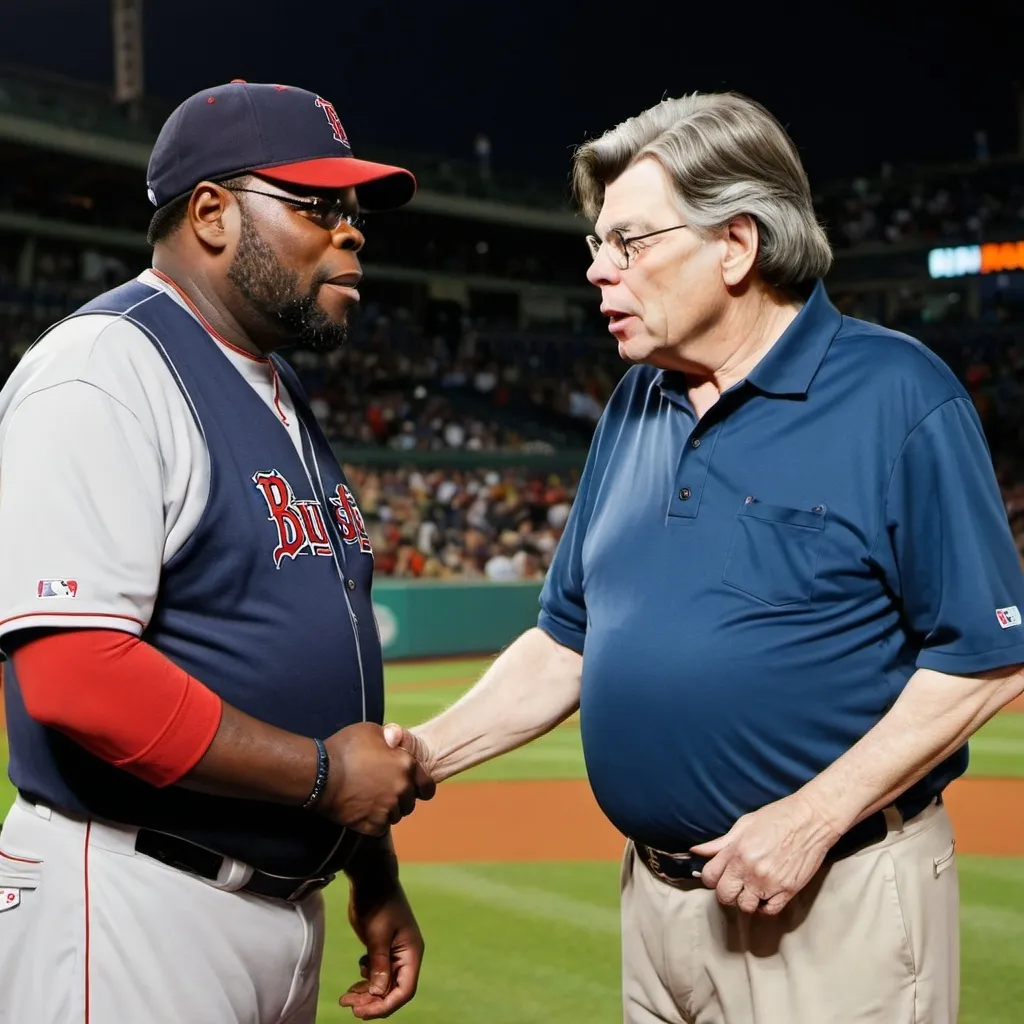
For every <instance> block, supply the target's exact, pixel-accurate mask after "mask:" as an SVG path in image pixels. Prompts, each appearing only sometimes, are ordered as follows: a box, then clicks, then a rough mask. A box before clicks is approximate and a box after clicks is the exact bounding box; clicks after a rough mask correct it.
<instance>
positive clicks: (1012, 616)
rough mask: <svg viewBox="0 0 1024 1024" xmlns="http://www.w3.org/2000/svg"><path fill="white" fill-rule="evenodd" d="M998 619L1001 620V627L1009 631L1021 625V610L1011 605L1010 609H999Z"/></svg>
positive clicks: (997, 610)
mask: <svg viewBox="0 0 1024 1024" xmlns="http://www.w3.org/2000/svg"><path fill="white" fill-rule="evenodd" d="M996 618H997V619H998V620H999V625H1000V626H1002V628H1003V629H1009V628H1010V627H1011V626H1019V625H1020V609H1018V607H1017V606H1016V605H1015V604H1011V605H1010V607H1009V608H997V609H996Z"/></svg>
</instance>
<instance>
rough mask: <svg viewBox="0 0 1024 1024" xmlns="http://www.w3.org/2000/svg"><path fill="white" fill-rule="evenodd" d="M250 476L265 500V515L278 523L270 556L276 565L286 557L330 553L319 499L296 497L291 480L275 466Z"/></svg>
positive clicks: (329, 544)
mask: <svg viewBox="0 0 1024 1024" xmlns="http://www.w3.org/2000/svg"><path fill="white" fill-rule="evenodd" d="M252 480H253V483H254V484H255V485H256V488H257V490H258V491H259V492H260V494H262V495H263V500H264V501H266V503H267V511H268V512H269V513H270V515H269V516H268V517H267V518H268V519H269V520H270V521H271V522H273V523H274V525H275V526H276V527H277V545H276V546H275V547H274V555H273V557H274V565H275V566H277V568H278V569H280V568H281V563H282V562H283V561H284V560H285V559H286V558H291V559H295V558H298V556H299V555H326V556H330V555H332V554H333V549H332V548H331V541H330V538H329V537H328V536H327V525H326V524H325V523H324V517H323V512H322V511H321V509H320V502H318V501H315V500H312V499H308V498H307V499H302V500H297V499H296V497H295V492H294V491H293V490H292V486H291V484H290V483H288V481H287V480H286V479H285V478H284V477H283V476H282V475H281V474H280V473H279V472H278V471H277V470H276V469H273V470H270V471H269V472H264V473H254V474H253V477H252Z"/></svg>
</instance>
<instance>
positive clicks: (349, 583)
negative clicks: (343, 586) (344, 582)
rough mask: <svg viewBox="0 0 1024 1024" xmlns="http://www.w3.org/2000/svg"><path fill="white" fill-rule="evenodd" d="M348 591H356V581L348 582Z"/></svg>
mask: <svg viewBox="0 0 1024 1024" xmlns="http://www.w3.org/2000/svg"><path fill="white" fill-rule="evenodd" d="M348 589H349V590H355V589H356V581H355V580H349V581H348Z"/></svg>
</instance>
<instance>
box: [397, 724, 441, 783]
mask: <svg viewBox="0 0 1024 1024" xmlns="http://www.w3.org/2000/svg"><path fill="white" fill-rule="evenodd" d="M384 740H385V742H386V743H387V745H388V746H389V747H393V748H394V749H395V750H404V751H405V752H406V753H407V754H411V755H412V756H413V757H414V758H415V759H416V761H417V762H418V763H419V764H420V765H421V766H422V768H423V772H424V774H425V775H427V777H428V778H430V779H436V772H437V763H436V760H435V758H434V756H433V755H432V754H431V752H430V750H428V749H427V745H426V743H424V742H423V740H422V738H421V737H419V736H417V735H416V733H414V732H413V731H412V729H405V728H403V727H402V726H400V725H395V724H394V723H388V724H387V725H385V726H384Z"/></svg>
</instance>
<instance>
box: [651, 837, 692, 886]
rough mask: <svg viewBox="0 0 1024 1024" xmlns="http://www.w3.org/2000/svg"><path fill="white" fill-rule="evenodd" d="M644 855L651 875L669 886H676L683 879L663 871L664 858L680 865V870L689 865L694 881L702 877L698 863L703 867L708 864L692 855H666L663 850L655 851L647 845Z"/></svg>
mask: <svg viewBox="0 0 1024 1024" xmlns="http://www.w3.org/2000/svg"><path fill="white" fill-rule="evenodd" d="M644 855H645V856H644V860H645V861H646V862H647V866H648V868H650V870H651V873H652V874H653V875H655V876H656V877H657V878H660V879H661V880H662V881H663V882H667V883H668V884H669V885H674V884H675V883H677V882H680V881H682V878H681V877H679V876H673V875H669V874H667V873H666V872H665V871H663V870H662V869H661V866H660V863H661V862H660V858H664V859H665V860H668V861H671V862H673V863H675V864H678V865H679V866H680V868H683V865H685V864H688V865H689V869H690V870H689V874H690V878H692V879H698V878H700V876H701V872H700V871H698V870H697V864H698V862H699V863H700V864H701V865H703V864H705V863H707V862H706V861H704V860H703V859H702V858H699V857H695V856H694V855H693V854H692V853H665V852H664V851H662V850H655V849H653V848H652V847H650V846H647V845H646V844H645V845H644Z"/></svg>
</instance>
